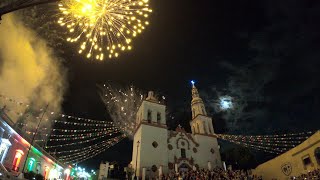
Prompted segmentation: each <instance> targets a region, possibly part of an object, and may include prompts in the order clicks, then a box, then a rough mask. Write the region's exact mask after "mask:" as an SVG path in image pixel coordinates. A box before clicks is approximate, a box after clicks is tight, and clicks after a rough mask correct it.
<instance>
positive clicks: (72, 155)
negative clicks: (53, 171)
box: [59, 136, 120, 161]
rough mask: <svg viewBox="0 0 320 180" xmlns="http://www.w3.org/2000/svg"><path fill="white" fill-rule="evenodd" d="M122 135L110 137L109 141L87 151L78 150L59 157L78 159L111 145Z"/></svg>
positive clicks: (64, 159) (62, 158)
mask: <svg viewBox="0 0 320 180" xmlns="http://www.w3.org/2000/svg"><path fill="white" fill-rule="evenodd" d="M119 137H120V136H117V137H114V138H112V139H109V140H108V142H107V143H104V144H101V145H99V146H94V147H92V148H90V149H88V150H86V151H82V152H76V153H72V154H69V155H64V156H60V157H59V159H60V160H63V161H66V160H72V159H77V158H78V157H81V156H83V155H86V154H90V153H92V152H94V151H97V150H99V149H102V148H105V147H107V148H108V147H109V146H110V145H111V144H112V143H114V142H116V141H117V140H118V139H119Z"/></svg>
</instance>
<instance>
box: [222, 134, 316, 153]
mask: <svg viewBox="0 0 320 180" xmlns="http://www.w3.org/2000/svg"><path fill="white" fill-rule="evenodd" d="M312 133H313V132H312V131H308V132H301V133H288V134H274V135H254V136H250V135H228V134H217V138H220V139H223V140H226V141H229V142H233V143H236V144H239V145H243V146H246V147H251V148H254V149H258V148H259V149H261V150H267V151H270V152H271V151H272V152H276V153H283V152H286V151H288V150H290V149H291V148H293V147H295V146H297V145H298V144H300V143H302V142H303V141H304V140H306V139H307V138H308V137H309V136H307V135H310V134H312Z"/></svg>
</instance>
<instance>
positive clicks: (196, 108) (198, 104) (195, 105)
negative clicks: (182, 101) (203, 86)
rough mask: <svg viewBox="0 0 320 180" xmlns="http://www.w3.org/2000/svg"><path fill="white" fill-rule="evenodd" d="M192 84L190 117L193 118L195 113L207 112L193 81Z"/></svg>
mask: <svg viewBox="0 0 320 180" xmlns="http://www.w3.org/2000/svg"><path fill="white" fill-rule="evenodd" d="M191 84H192V90H191V92H192V100H191V110H192V119H193V118H195V117H196V116H197V115H205V116H206V115H207V112H206V110H205V107H204V103H203V101H202V99H201V98H200V95H199V92H198V89H197V88H196V86H195V85H194V84H195V82H194V81H191Z"/></svg>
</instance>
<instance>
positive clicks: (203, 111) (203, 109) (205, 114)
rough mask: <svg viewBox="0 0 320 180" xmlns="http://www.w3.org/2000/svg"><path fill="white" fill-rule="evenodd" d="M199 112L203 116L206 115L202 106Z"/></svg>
mask: <svg viewBox="0 0 320 180" xmlns="http://www.w3.org/2000/svg"><path fill="white" fill-rule="evenodd" d="M201 111H202V114H203V115H206V113H205V112H204V107H203V106H201Z"/></svg>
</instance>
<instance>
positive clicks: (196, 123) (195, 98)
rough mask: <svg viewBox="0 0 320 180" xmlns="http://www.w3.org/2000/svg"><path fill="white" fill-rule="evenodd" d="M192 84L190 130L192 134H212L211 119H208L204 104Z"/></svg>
mask: <svg viewBox="0 0 320 180" xmlns="http://www.w3.org/2000/svg"><path fill="white" fill-rule="evenodd" d="M191 84H192V90H191V92H192V100H191V112H192V120H191V122H190V126H191V130H192V133H193V134H214V130H213V125H212V119H211V117H208V115H207V111H206V109H205V106H204V103H203V101H202V99H201V97H200V95H199V92H198V89H197V88H196V86H195V85H194V84H195V82H194V81H191Z"/></svg>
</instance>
